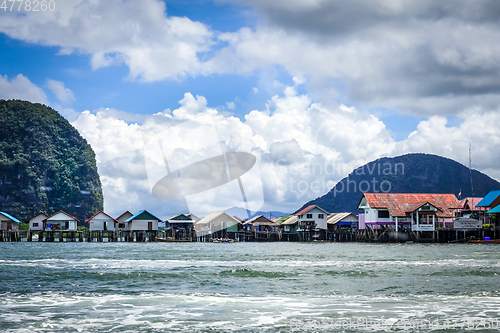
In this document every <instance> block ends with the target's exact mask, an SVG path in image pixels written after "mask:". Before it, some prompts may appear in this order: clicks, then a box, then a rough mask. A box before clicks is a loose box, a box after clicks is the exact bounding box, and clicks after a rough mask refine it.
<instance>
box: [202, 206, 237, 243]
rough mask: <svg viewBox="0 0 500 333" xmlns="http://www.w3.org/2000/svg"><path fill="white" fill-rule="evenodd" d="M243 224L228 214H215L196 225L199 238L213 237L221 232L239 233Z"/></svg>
mask: <svg viewBox="0 0 500 333" xmlns="http://www.w3.org/2000/svg"><path fill="white" fill-rule="evenodd" d="M240 226H241V222H240V221H238V220H237V219H236V218H234V217H233V216H231V215H229V214H227V213H226V212H215V213H211V214H209V215H208V216H206V217H204V218H202V219H201V220H200V221H198V222H196V223H195V224H194V227H195V230H196V234H197V236H198V237H199V236H204V235H211V234H214V233H216V232H218V231H221V230H226V231H227V232H238V231H239V230H240V228H241V227H240Z"/></svg>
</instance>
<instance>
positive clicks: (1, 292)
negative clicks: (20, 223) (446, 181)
mask: <svg viewBox="0 0 500 333" xmlns="http://www.w3.org/2000/svg"><path fill="white" fill-rule="evenodd" d="M499 274H500V246H495V245H465V244H455V245H434V244H432V245H424V244H404V245H401V244H397V245H387V244H361V243H317V244H316V243H229V244H225V243H36V242H33V243H0V331H1V332H304V331H306V332H307V331H310V332H321V331H328V332H359V331H365V332H374V331H380V332H391V331H394V332H396V331H399V332H405V331H407V332H428V331H436V332H466V331H500V328H499V321H500V276H499Z"/></svg>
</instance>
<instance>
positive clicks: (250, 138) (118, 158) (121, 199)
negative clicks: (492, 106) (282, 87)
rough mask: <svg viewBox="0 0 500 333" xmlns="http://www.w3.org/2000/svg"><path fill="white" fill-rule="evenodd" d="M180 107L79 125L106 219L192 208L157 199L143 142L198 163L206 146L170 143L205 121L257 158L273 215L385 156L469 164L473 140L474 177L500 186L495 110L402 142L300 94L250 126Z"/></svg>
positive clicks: (251, 119) (435, 123)
mask: <svg viewBox="0 0 500 333" xmlns="http://www.w3.org/2000/svg"><path fill="white" fill-rule="evenodd" d="M180 104H181V106H180V107H179V108H177V109H175V110H173V111H171V112H170V110H167V111H166V112H162V113H158V114H155V115H152V116H146V117H145V118H144V121H143V122H142V123H127V122H125V121H124V120H120V119H117V118H116V116H117V115H119V113H117V112H111V113H110V112H108V110H105V109H101V110H97V111H96V112H95V113H90V112H88V111H85V112H83V113H81V115H80V116H79V117H78V119H77V120H76V121H75V122H73V125H74V126H75V127H76V128H78V130H79V131H80V133H81V134H82V135H83V136H84V137H85V138H86V139H87V140H88V141H89V143H90V144H91V145H92V147H93V148H94V150H95V151H96V154H97V159H98V167H99V173H100V175H101V179H102V182H103V190H104V198H105V208H106V210H107V211H110V212H111V213H112V214H119V213H120V212H121V211H123V210H125V209H132V210H139V209H151V211H154V212H155V213H157V214H160V215H165V217H166V216H168V215H170V214H171V215H173V214H175V213H180V212H182V211H185V210H187V209H188V208H187V205H186V203H185V201H183V200H180V201H165V200H161V199H157V198H155V197H154V196H153V195H152V194H151V191H150V188H149V184H148V179H147V174H146V169H145V165H144V156H143V152H142V151H143V147H144V146H143V145H144V142H146V141H147V140H148V139H149V138H151V137H152V136H153V135H155V134H158V133H162V132H164V133H166V134H165V140H166V141H165V142H167V143H169V142H170V143H171V146H172V147H174V146H175V147H177V148H175V149H182V151H177V152H174V151H172V152H174V153H176V154H177V156H178V157H179V158H178V159H175V161H174V160H172V161H173V162H175V163H172V168H174V169H176V168H178V167H179V165H185V164H186V163H188V164H189V163H191V162H189V161H188V160H186V159H189V158H191V159H192V158H195V159H196V158H199V157H198V155H197V154H198V153H199V148H200V144H203V142H199V141H198V140H194V139H193V140H191V139H190V138H189V137H186V138H185V140H182V142H181V141H179V142H177V143H175V144H174V142H172V141H169V140H173V138H176V137H179V135H180V133H177V132H175V133H174V132H171V133H170V134H169V128H172V126H174V125H176V124H179V123H180V122H182V121H185V120H189V119H193V117H200V115H201V116H203V117H208V118H206V119H209V118H210V119H212V120H211V121H213V122H214V124H215V127H216V130H217V134H218V136H219V139H220V140H221V141H222V143H223V144H222V146H223V147H225V148H224V149H226V150H227V151H239V152H251V153H253V154H254V155H255V156H256V157H257V159H258V163H259V167H260V171H261V175H262V181H263V184H264V196H265V206H264V207H263V208H264V209H266V210H281V211H288V212H291V211H294V210H296V209H297V208H298V207H300V206H301V205H302V204H304V202H306V201H308V200H310V199H314V198H316V197H318V196H321V195H323V194H325V193H326V192H327V191H328V190H329V189H330V188H332V187H333V186H334V185H335V183H336V182H337V181H338V180H340V179H342V178H343V177H345V176H346V175H347V174H348V173H350V172H351V171H352V170H353V169H355V168H356V167H359V166H361V165H363V164H365V163H367V162H369V161H372V160H375V159H377V158H380V157H383V156H396V155H401V154H405V153H409V152H418V153H432V154H437V155H441V156H445V157H449V158H452V159H455V160H457V161H459V162H461V163H463V164H465V165H467V164H468V143H469V141H470V142H472V147H473V168H475V169H478V170H480V171H482V172H485V173H487V174H488V175H490V176H491V177H494V178H496V179H500V173H499V172H498V169H497V165H498V164H500V156H499V155H498V154H494V153H492V152H494V151H495V150H496V149H497V148H498V146H499V145H500V133H498V132H497V131H495V130H494V129H491V126H490V125H491V124H496V123H500V113H499V112H496V111H491V112H485V113H469V114H462V115H460V118H459V120H460V122H459V124H457V125H455V126H450V125H449V124H448V122H447V120H446V118H443V117H438V116H435V117H431V118H429V119H427V120H424V121H422V122H420V124H419V125H418V126H417V128H416V129H415V131H414V132H413V133H412V134H411V135H410V136H409V137H408V138H407V139H406V140H403V141H401V142H395V141H394V140H393V139H392V138H391V137H390V133H389V131H388V130H387V129H386V127H385V125H384V123H383V122H382V121H380V120H379V119H378V118H377V117H375V116H374V115H372V114H369V113H364V112H360V111H359V110H357V109H356V108H353V107H347V106H345V105H340V106H337V107H325V106H324V105H322V104H320V103H312V101H311V99H310V98H309V97H308V96H307V95H299V94H297V93H296V92H295V90H294V89H293V88H291V89H286V93H285V94H284V95H283V96H275V97H274V98H273V99H272V100H271V101H269V104H268V107H267V108H266V109H265V110H261V111H258V110H254V111H252V112H250V113H249V114H248V115H246V117H245V120H244V121H241V120H240V119H238V118H235V117H231V116H225V115H224V114H221V113H218V112H217V111H216V110H215V109H211V108H209V107H207V101H206V99H205V98H204V97H202V96H196V97H194V96H192V95H191V94H190V93H186V94H185V95H184V98H183V99H182V100H181V101H180ZM198 119H199V118H198ZM170 143H169V144H170ZM179 153H180V155H179ZM172 156H173V155H172ZM179 163H180V164H179ZM231 193H232V192H231V191H230V190H229V189H223V188H221V189H219V190H218V193H217V194H215V193H208V192H207V193H205V194H201V195H198V196H196V197H193V198H191V201H190V205H192V204H193V202H194V203H196V205H197V208H198V209H200V210H202V211H204V212H205V213H206V214H208V213H210V210H211V209H212V210H213V209H214V207H217V208H218V209H223V208H224V207H219V206H220V202H221V200H222V201H224V202H233V201H234V200H235V198H232V197H231ZM226 208H230V207H226Z"/></svg>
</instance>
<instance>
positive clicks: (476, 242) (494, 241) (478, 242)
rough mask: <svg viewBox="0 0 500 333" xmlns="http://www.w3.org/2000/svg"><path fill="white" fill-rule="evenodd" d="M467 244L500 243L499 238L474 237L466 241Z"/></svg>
mask: <svg viewBox="0 0 500 333" xmlns="http://www.w3.org/2000/svg"><path fill="white" fill-rule="evenodd" d="M467 244H500V239H490V240H484V239H474V240H470V241H468V242H467Z"/></svg>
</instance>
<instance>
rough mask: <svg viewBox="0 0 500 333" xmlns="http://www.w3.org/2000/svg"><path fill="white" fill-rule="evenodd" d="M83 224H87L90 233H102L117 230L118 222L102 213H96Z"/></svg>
mask: <svg viewBox="0 0 500 333" xmlns="http://www.w3.org/2000/svg"><path fill="white" fill-rule="evenodd" d="M85 223H88V226H89V230H90V231H104V230H116V229H118V223H119V222H118V221H117V220H115V219H114V218H112V217H111V216H109V215H108V214H106V213H105V212H103V211H100V212H98V213H97V214H95V215H94V216H92V217H91V218H89V219H88V220H87V221H85Z"/></svg>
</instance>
